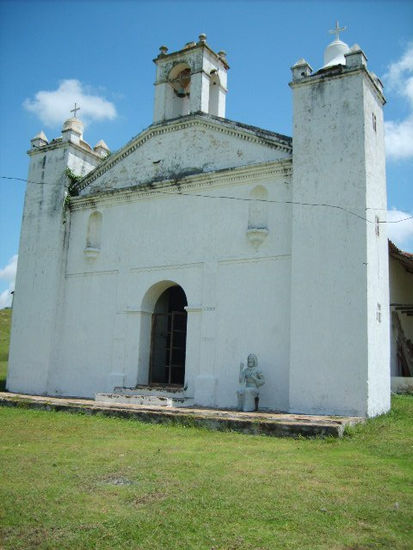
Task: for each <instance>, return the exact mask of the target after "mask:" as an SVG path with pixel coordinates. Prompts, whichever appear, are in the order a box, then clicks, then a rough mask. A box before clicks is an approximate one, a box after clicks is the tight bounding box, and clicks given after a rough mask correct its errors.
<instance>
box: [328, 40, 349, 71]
mask: <svg viewBox="0 0 413 550" xmlns="http://www.w3.org/2000/svg"><path fill="white" fill-rule="evenodd" d="M349 51H350V48H349V47H348V45H347V44H346V43H345V42H342V41H341V40H334V41H333V42H331V43H330V44H329V45H328V46H327V48H326V49H325V50H324V65H323V69H326V68H327V67H333V66H334V65H345V64H346V59H345V57H344V54H346V53H348V52H349Z"/></svg>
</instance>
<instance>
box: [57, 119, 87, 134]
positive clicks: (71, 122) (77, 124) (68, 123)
mask: <svg viewBox="0 0 413 550" xmlns="http://www.w3.org/2000/svg"><path fill="white" fill-rule="evenodd" d="M83 128H84V127H83V122H82V121H81V120H79V119H78V118H75V117H72V118H68V119H67V120H65V122H64V123H63V128H62V132H65V131H66V130H72V131H74V132H76V133H77V134H80V135H83Z"/></svg>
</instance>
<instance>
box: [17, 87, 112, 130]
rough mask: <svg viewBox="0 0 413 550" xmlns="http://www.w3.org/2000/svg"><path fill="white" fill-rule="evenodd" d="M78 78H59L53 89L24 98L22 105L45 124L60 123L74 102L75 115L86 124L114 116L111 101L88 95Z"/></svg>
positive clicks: (68, 113) (59, 124) (57, 124)
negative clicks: (77, 107)
mask: <svg viewBox="0 0 413 550" xmlns="http://www.w3.org/2000/svg"><path fill="white" fill-rule="evenodd" d="M88 92H90V90H88V88H87V87H86V86H84V85H83V84H82V83H81V82H80V81H79V80H74V79H72V80H62V81H61V82H60V83H59V87H58V88H57V90H50V91H47V90H41V91H39V92H37V93H36V95H35V96H34V99H29V98H28V99H25V101H24V102H23V107H24V108H25V109H27V110H28V111H30V112H32V113H34V114H35V115H37V116H38V117H39V118H40V120H41V121H42V122H43V124H45V125H46V126H49V127H55V126H61V124H62V122H63V121H64V120H66V119H67V118H69V117H70V116H71V113H70V110H71V109H73V105H74V104H75V102H76V103H77V104H78V105H79V106H80V111H79V114H78V116H79V118H80V119H81V120H82V122H84V123H85V124H87V123H88V122H91V121H95V120H105V119H109V120H112V119H114V118H115V117H116V116H117V113H116V108H115V106H114V104H113V103H111V102H110V101H108V100H107V99H105V98H104V97H102V96H99V95H92V94H91V93H88Z"/></svg>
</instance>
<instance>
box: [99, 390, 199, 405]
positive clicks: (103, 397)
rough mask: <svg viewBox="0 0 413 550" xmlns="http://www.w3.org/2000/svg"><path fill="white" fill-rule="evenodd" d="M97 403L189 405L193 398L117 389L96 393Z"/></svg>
mask: <svg viewBox="0 0 413 550" xmlns="http://www.w3.org/2000/svg"><path fill="white" fill-rule="evenodd" d="M95 401H96V402H97V403H129V404H131V405H132V404H133V405H145V406H149V407H189V406H190V405H192V404H193V399H192V398H189V397H186V396H184V395H172V396H171V395H162V394H160V393H158V394H154V393H142V392H138V391H136V390H135V391H127V392H123V391H117V392H113V393H97V394H96V395H95Z"/></svg>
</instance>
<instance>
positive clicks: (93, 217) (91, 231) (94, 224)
mask: <svg viewBox="0 0 413 550" xmlns="http://www.w3.org/2000/svg"><path fill="white" fill-rule="evenodd" d="M101 240H102V214H101V213H100V212H98V211H96V212H92V214H90V216H89V220H88V224H87V233H86V247H85V250H84V252H85V255H86V256H87V257H88V258H96V256H97V255H98V254H99V252H100V247H101Z"/></svg>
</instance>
